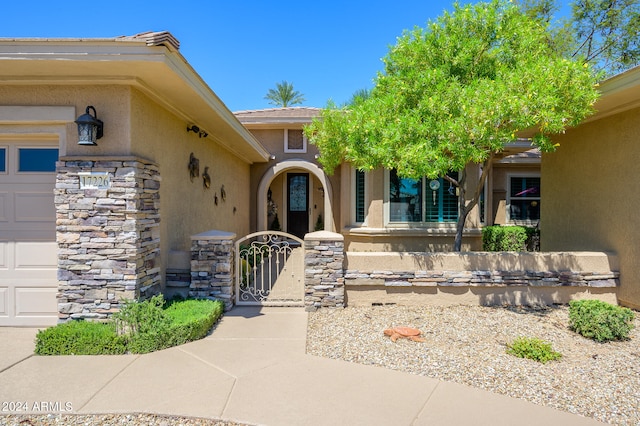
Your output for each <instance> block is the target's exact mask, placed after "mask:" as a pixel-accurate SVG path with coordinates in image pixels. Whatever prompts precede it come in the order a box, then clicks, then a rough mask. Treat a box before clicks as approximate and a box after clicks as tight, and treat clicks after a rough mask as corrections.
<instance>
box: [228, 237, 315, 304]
mask: <svg viewBox="0 0 640 426" xmlns="http://www.w3.org/2000/svg"><path fill="white" fill-rule="evenodd" d="M235 259H236V261H235V268H236V270H235V277H236V305H265V306H303V304H304V241H303V240H301V239H300V238H298V237H296V236H294V235H291V234H287V233H284V232H280V231H261V232H255V233H253V234H249V235H247V236H246V237H244V238H241V239H239V240H237V241H236V246H235Z"/></svg>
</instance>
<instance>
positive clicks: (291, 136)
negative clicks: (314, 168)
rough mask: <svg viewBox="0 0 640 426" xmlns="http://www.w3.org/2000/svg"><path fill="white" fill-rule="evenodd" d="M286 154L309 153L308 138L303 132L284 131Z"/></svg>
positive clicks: (295, 130)
mask: <svg viewBox="0 0 640 426" xmlns="http://www.w3.org/2000/svg"><path fill="white" fill-rule="evenodd" d="M284 152H302V153H304V152H307V137H306V136H305V135H304V133H302V130H298V129H285V130H284Z"/></svg>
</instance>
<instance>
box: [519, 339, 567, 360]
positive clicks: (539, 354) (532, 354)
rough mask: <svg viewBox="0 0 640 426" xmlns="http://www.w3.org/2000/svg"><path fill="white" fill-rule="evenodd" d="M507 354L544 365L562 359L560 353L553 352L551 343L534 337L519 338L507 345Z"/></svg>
mask: <svg viewBox="0 0 640 426" xmlns="http://www.w3.org/2000/svg"><path fill="white" fill-rule="evenodd" d="M507 353H508V354H511V355H515V356H517V357H520V358H527V359H532V360H534V361H538V362H541V363H543V364H546V363H547V362H548V361H552V360H556V359H560V358H561V357H562V354H561V353H560V352H556V351H554V350H553V348H552V347H551V343H549V342H545V341H544V340H540V339H536V338H533V337H518V338H517V339H516V340H514V341H513V342H512V343H511V344H510V345H507Z"/></svg>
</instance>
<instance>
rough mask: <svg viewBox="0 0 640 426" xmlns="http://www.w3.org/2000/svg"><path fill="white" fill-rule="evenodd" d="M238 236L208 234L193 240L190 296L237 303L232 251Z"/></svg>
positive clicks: (223, 233)
mask: <svg viewBox="0 0 640 426" xmlns="http://www.w3.org/2000/svg"><path fill="white" fill-rule="evenodd" d="M235 239H236V234H234V233H231V232H223V231H207V232H203V233H201V234H197V235H193V236H191V285H190V287H189V296H190V297H196V298H206V299H219V300H222V301H224V304H225V310H229V309H231V308H232V307H233V303H234V297H235V294H234V290H235V289H234V285H233V284H234V280H233V277H234V273H233V267H232V266H233V250H234V241H235Z"/></svg>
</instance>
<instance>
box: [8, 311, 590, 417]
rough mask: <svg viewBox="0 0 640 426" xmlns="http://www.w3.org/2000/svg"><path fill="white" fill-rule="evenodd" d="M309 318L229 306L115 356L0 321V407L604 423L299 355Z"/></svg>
mask: <svg viewBox="0 0 640 426" xmlns="http://www.w3.org/2000/svg"><path fill="white" fill-rule="evenodd" d="M306 320H307V313H305V312H304V310H303V309H302V308H262V309H260V308H248V307H242V308H240V307H237V308H234V309H233V310H232V311H230V312H228V313H227V314H226V315H225V316H224V318H223V319H222V321H221V322H220V323H219V324H218V325H217V327H216V329H215V330H214V332H213V333H212V334H211V336H209V337H207V338H205V339H203V340H200V341H197V342H193V343H190V344H187V345H183V346H180V347H175V348H171V349H167V350H164V351H160V352H155V353H152V354H147V355H121V356H52V357H39V356H32V355H31V353H32V352H33V337H34V336H35V333H36V330H33V329H16V328H0V348H1V349H0V403H2V404H3V406H2V407H0V409H2V408H5V405H6V403H11V402H21V403H23V404H26V406H27V408H28V409H29V411H31V412H37V413H43V412H54V413H81V414H93V413H130V412H146V413H157V414H168V415H183V416H193V417H209V418H214V419H224V420H233V421H238V422H244V423H248V424H261V425H274V426H275V425H448V426H451V425H491V426H499V425H514V424H517V425H519V426H524V425H540V424H548V425H564V426H571V425H597V424H601V423H599V422H596V421H594V420H592V419H587V418H584V417H580V416H576V415H572V414H568V413H565V412H561V411H557V410H554V409H551V408H546V407H542V406H538V405H535V404H531V403H528V402H525V401H522V400H518V399H513V398H507V397H504V396H500V395H496V394H493V393H490V392H486V391H481V390H479V389H475V388H471V387H467V386H463V385H459V384H455V383H448V382H442V381H439V380H435V379H430V378H426V377H421V376H415V375H411V374H406V373H401V372H396V371H391V370H387V369H384V368H379V367H371V366H363V365H358V364H353V363H347V362H342V361H335V360H329V359H323V358H318V357H314V356H310V355H306V354H305V339H306ZM43 402H44V403H45V404H43ZM43 405H46V408H47V409H43V408H44V407H43ZM22 407H24V405H22ZM0 414H7V413H6V411H5V412H0ZM0 423H1V418H0Z"/></svg>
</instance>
